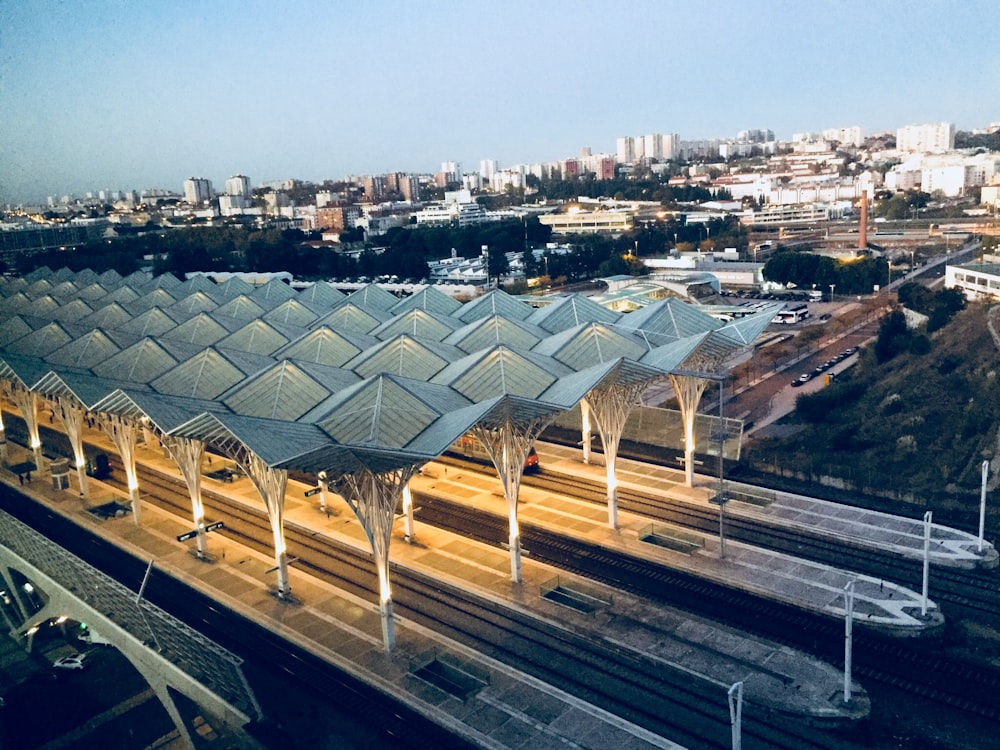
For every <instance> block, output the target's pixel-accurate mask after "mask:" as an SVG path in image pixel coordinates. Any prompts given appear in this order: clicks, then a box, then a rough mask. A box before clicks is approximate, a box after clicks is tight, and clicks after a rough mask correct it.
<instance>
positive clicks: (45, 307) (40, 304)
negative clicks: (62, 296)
mask: <svg viewBox="0 0 1000 750" xmlns="http://www.w3.org/2000/svg"><path fill="white" fill-rule="evenodd" d="M61 306H62V303H61V302H60V301H59V300H57V299H56V298H55V297H53V296H52V295H51V294H43V295H41V296H39V297H35V298H34V299H32V300H31V304H30V305H29V307H28V309H26V310H24V311H23V312H30V313H31V314H32V315H38V316H40V317H43V318H52V316H53V315H54V314H55V312H56V310H58V309H59V308H60V307H61Z"/></svg>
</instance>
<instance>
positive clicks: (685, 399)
mask: <svg viewBox="0 0 1000 750" xmlns="http://www.w3.org/2000/svg"><path fill="white" fill-rule="evenodd" d="M670 383H671V385H673V387H674V394H675V395H676V396H677V403H678V405H679V406H680V411H681V421H682V422H683V424H684V483H685V484H686V485H687V486H688V487H694V449H695V442H694V422H695V417H696V416H697V415H698V402H699V401H701V396H702V394H703V393H704V392H705V388H706V386H708V380H706V379H705V378H698V377H694V376H690V375H671V376H670Z"/></svg>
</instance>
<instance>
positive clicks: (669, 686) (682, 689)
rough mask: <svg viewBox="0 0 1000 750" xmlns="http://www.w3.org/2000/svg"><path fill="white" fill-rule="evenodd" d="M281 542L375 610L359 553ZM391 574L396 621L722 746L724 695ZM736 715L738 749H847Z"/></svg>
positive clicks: (150, 489)
mask: <svg viewBox="0 0 1000 750" xmlns="http://www.w3.org/2000/svg"><path fill="white" fill-rule="evenodd" d="M140 485H141V487H142V488H143V490H142V493H143V499H144V501H146V502H154V503H155V504H156V505H157V506H159V507H161V508H163V509H165V510H168V511H170V512H172V513H175V514H177V516H178V517H179V518H190V507H189V500H188V499H187V493H186V489H185V488H184V485H183V484H182V483H181V481H180V480H179V479H177V478H174V477H167V476H165V475H162V474H160V473H159V472H156V471H151V470H148V469H145V468H143V467H140ZM203 500H204V503H205V506H206V511H208V513H209V515H210V517H211V518H213V519H214V518H220V519H224V520H225V523H226V526H225V529H224V531H223V532H222V533H223V534H224V535H226V536H228V537H229V538H231V539H233V540H234V541H238V542H240V543H241V544H245V545H247V546H250V547H251V548H254V549H256V550H258V551H260V552H262V553H265V554H270V552H271V549H270V544H271V541H270V540H271V533H270V526H269V523H268V521H267V517H266V515H265V514H264V511H263V508H261V509H260V510H257V509H253V508H249V507H247V506H246V505H245V504H243V503H241V502H237V501H234V500H232V499H230V498H228V497H226V496H225V495H222V494H219V493H215V492H213V491H212V490H211V489H210V488H205V490H204V491H203ZM286 541H287V545H288V552H289V554H290V555H292V556H294V557H296V558H297V560H298V561H297V562H296V567H298V568H300V569H302V570H308V572H309V573H310V574H312V575H315V576H317V577H319V578H321V579H323V580H326V581H328V582H330V583H332V584H333V585H335V586H337V587H339V588H341V589H344V590H346V591H349V592H350V593H352V594H355V595H357V596H360V597H362V598H364V599H366V600H368V601H369V602H371V603H372V605H373V606H374V605H375V600H376V593H375V592H376V589H377V580H376V575H375V570H374V566H373V565H372V563H371V560H370V555H369V554H368V553H367V552H366V551H364V550H360V549H356V548H353V547H350V546H347V545H343V544H340V543H338V542H336V541H335V540H333V539H330V538H329V537H325V536H322V535H317V534H315V533H314V532H313V531H312V530H306V529H301V528H298V527H296V526H295V525H294V524H289V525H288V527H287V531H286ZM392 576H393V578H392V580H393V603H394V608H395V611H396V612H397V613H398V614H400V615H402V616H405V617H406V618H408V619H410V620H412V621H414V622H418V623H420V624H421V625H424V626H425V627H428V628H430V629H432V630H433V631H435V632H437V633H440V634H442V635H445V636H447V637H449V638H451V639H453V640H455V641H457V642H459V643H463V644H465V645H467V646H469V647H471V648H474V649H476V650H477V651H480V652H481V653H484V654H486V655H488V656H490V657H492V658H494V659H497V660H498V661H502V662H504V663H507V664H509V665H511V666H512V667H514V668H516V669H519V670H521V671H525V672H527V673H530V674H532V675H533V676H535V677H537V678H539V679H541V680H544V681H545V682H548V683H550V684H553V685H555V686H557V687H559V688H560V689H562V690H564V691H566V692H568V693H570V694H572V695H576V696H577V697H579V698H581V699H583V700H586V701H588V702H591V703H594V704H595V705H599V706H601V707H602V708H604V709H605V710H608V711H610V712H612V713H614V714H616V715H618V716H621V717H622V718H624V719H627V720H629V721H631V722H633V723H635V724H638V725H640V726H643V727H644V728H646V729H648V730H649V731H652V732H655V733H656V734H659V735H661V736H664V737H668V738H670V739H671V740H673V741H675V742H679V743H681V744H683V745H685V746H686V747H689V748H691V749H692V750H700V749H702V748H704V750H717V749H719V750H721V749H722V748H727V747H729V745H730V741H731V738H730V724H729V713H728V705H727V702H726V695H725V688H724V687H720V686H718V685H713V684H706V683H704V682H702V681H698V680H692V679H691V677H690V675H689V674H688V673H686V672H684V671H682V670H676V669H673V668H670V667H669V666H668V665H664V664H663V663H661V662H658V661H656V660H653V659H650V658H648V657H646V656H644V655H643V654H641V653H638V652H636V651H634V650H631V649H627V648H622V647H617V648H616V647H612V646H611V645H609V644H607V643H599V642H595V641H593V640H591V639H588V638H585V637H582V636H580V635H577V634H575V633H573V632H572V631H571V630H569V629H567V628H565V627H562V626H557V625H556V624H554V623H551V622H547V621H544V620H540V619H537V618H533V617H530V616H528V615H526V614H525V613H523V612H520V611H517V610H514V609H511V608H507V607H502V606H498V605H497V603H496V602H494V601H490V600H485V599H483V598H482V597H480V596H478V595H476V594H475V593H473V592H469V591H466V590H464V589H461V588H457V587H454V586H451V585H449V584H446V583H443V582H442V581H440V580H439V579H436V578H431V577H428V576H426V575H424V574H422V573H420V572H418V571H413V570H409V569H407V568H403V567H400V566H398V565H394V566H393V571H392ZM744 711H745V713H744V721H743V737H744V743H745V745H744V746H745V747H747V748H754V747H759V748H775V750H783V749H785V748H787V749H788V750H793V749H794V750H798V749H805V750H807V749H809V748H828V749H829V748H838V749H840V750H843V749H844V748H853V747H857V746H854V745H852V744H851V743H849V742H848V743H847V744H845V740H843V739H842V738H839V737H837V736H835V735H833V734H826V733H823V732H818V731H817V730H816V729H815V728H813V727H809V726H806V725H805V724H802V723H800V722H798V721H795V720H785V721H782V722H780V724H779V722H777V721H776V720H775V717H773V716H769V715H768V713H767V712H766V711H765V710H764V709H763V708H761V707H759V706H752V705H747V706H746V708H745V709H744Z"/></svg>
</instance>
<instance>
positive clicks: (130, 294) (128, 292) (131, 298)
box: [102, 283, 141, 305]
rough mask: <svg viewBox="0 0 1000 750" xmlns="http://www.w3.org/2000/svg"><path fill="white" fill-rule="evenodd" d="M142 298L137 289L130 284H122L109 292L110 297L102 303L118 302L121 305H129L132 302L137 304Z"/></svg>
mask: <svg viewBox="0 0 1000 750" xmlns="http://www.w3.org/2000/svg"><path fill="white" fill-rule="evenodd" d="M140 296H141V295H140V294H139V292H137V291H136V290H135V289H133V288H132V287H130V286H129V285H128V284H125V283H122V284H121V285H120V286H117V287H115V288H114V289H112V290H111V291H110V292H108V296H107V297H105V298H104V299H103V300H102V302H118V303H119V304H122V305H127V304H129V303H130V302H135V301H136V300H137V299H139V297H140Z"/></svg>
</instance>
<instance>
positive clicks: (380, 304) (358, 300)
mask: <svg viewBox="0 0 1000 750" xmlns="http://www.w3.org/2000/svg"><path fill="white" fill-rule="evenodd" d="M347 301H348V302H351V303H353V304H355V305H358V306H360V307H364V308H366V309H370V310H381V311H382V312H388V311H389V310H391V309H392V308H393V307H395V306H396V305H397V304H398V302H399V298H398V297H397V296H396V295H394V294H391V293H389V292H387V291H386V290H385V289H383V288H382V287H380V286H378V285H377V284H367V285H365V286H363V287H361V288H360V289H357V290H355V291H353V292H351V293H350V294H348V295H347Z"/></svg>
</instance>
